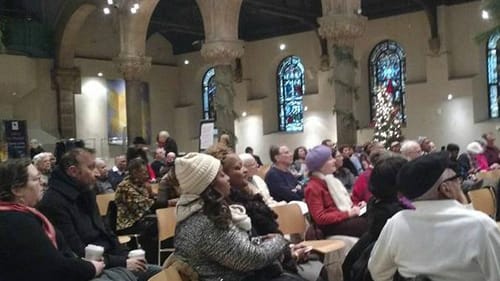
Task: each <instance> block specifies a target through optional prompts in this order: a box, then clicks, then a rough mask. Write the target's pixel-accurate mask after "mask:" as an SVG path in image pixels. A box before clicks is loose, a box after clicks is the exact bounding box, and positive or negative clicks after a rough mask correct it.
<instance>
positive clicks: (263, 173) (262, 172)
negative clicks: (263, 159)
mask: <svg viewBox="0 0 500 281" xmlns="http://www.w3.org/2000/svg"><path fill="white" fill-rule="evenodd" d="M270 168H271V166H270V165H262V166H260V167H259V169H258V170H257V175H258V176H259V177H261V178H263V179H264V178H266V174H267V172H268V171H269V169H270Z"/></svg>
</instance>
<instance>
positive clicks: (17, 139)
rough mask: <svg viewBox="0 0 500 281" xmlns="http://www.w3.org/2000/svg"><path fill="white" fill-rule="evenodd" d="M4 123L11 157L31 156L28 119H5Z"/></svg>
mask: <svg viewBox="0 0 500 281" xmlns="http://www.w3.org/2000/svg"><path fill="white" fill-rule="evenodd" d="M3 125H4V130H5V134H4V136H5V142H6V143H7V151H8V155H9V158H23V157H29V156H28V132H27V128H26V121H25V120H4V121H3Z"/></svg>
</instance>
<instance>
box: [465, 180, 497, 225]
mask: <svg viewBox="0 0 500 281" xmlns="http://www.w3.org/2000/svg"><path fill="white" fill-rule="evenodd" d="M467 196H468V197H469V198H470V201H471V202H472V206H473V207H474V209H476V210H478V211H481V212H483V213H485V214H487V215H488V216H490V217H491V218H493V219H495V217H496V214H497V202H496V198H495V191H494V190H493V188H492V187H483V188H480V189H475V190H471V191H469V192H467Z"/></svg>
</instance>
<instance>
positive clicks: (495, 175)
mask: <svg viewBox="0 0 500 281" xmlns="http://www.w3.org/2000/svg"><path fill="white" fill-rule="evenodd" d="M476 177H477V178H478V179H480V180H483V184H484V185H485V186H497V185H498V183H499V182H500V169H496V170H491V171H483V172H479V173H477V174H476Z"/></svg>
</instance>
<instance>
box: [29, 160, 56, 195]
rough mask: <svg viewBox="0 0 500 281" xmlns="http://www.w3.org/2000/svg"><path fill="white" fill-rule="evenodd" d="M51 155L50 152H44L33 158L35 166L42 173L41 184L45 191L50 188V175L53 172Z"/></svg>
mask: <svg viewBox="0 0 500 281" xmlns="http://www.w3.org/2000/svg"><path fill="white" fill-rule="evenodd" d="M50 155H51V153H49V152H42V153H39V154H37V155H35V157H33V165H35V168H36V169H37V170H38V171H39V172H40V182H41V184H42V187H43V189H44V191H45V190H47V188H48V183H49V178H50V173H51V172H52V166H51V162H50Z"/></svg>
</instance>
